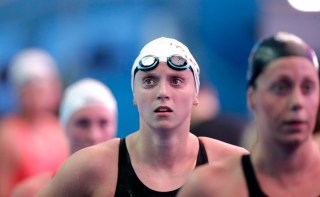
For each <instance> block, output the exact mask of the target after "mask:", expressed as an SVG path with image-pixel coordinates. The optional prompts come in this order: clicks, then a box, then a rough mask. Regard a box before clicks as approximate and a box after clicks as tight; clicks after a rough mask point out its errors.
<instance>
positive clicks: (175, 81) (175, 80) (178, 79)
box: [172, 78, 183, 85]
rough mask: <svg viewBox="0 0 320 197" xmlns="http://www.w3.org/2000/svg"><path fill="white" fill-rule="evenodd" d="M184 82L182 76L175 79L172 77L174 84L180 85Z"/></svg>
mask: <svg viewBox="0 0 320 197" xmlns="http://www.w3.org/2000/svg"><path fill="white" fill-rule="evenodd" d="M182 82H183V81H182V79H180V78H174V79H172V84H173V85H180V84H181V83H182Z"/></svg>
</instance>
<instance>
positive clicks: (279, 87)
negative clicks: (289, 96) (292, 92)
mask: <svg viewBox="0 0 320 197" xmlns="http://www.w3.org/2000/svg"><path fill="white" fill-rule="evenodd" d="M288 89H289V85H288V84H284V83H279V84H275V85H273V86H272V90H273V92H275V93H276V94H285V93H286V91H287V90H288Z"/></svg>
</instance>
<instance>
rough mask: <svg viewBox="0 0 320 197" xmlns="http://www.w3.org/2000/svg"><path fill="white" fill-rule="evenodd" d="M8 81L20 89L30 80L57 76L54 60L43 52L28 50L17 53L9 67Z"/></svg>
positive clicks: (36, 49)
mask: <svg viewBox="0 0 320 197" xmlns="http://www.w3.org/2000/svg"><path fill="white" fill-rule="evenodd" d="M9 76H10V80H11V81H12V83H13V84H14V85H15V86H16V87H18V88H19V87H21V86H23V85H24V84H26V83H27V82H29V81H30V80H42V79H48V78H52V77H57V76H58V70H57V67H56V63H55V61H54V59H53V58H52V57H51V56H50V55H49V54H48V53H47V52H46V51H44V50H42V49H39V48H28V49H25V50H23V51H21V52H19V53H18V54H17V55H16V56H15V57H14V58H13V60H12V63H11V65H10V67H9Z"/></svg>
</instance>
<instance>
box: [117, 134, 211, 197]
mask: <svg viewBox="0 0 320 197" xmlns="http://www.w3.org/2000/svg"><path fill="white" fill-rule="evenodd" d="M206 163H208V157H207V152H206V149H205V148H204V145H203V143H202V142H201V140H200V139H199V151H198V156H197V163H196V167H198V166H200V165H203V164H206ZM178 190H179V189H175V190H173V191H167V192H159V191H155V190H152V189H150V188H148V187H147V186H145V185H144V184H143V183H142V182H141V181H140V179H139V178H138V176H137V175H136V173H135V172H134V169H133V167H132V165H131V161H130V156H129V153H128V150H127V147H126V141H125V139H121V141H120V148H119V164H118V181H117V188H116V194H115V197H126V196H128V197H132V196H148V197H161V196H166V197H169V196H172V197H174V196H176V194H177V193H178Z"/></svg>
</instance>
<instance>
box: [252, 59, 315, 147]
mask: <svg viewBox="0 0 320 197" xmlns="http://www.w3.org/2000/svg"><path fill="white" fill-rule="evenodd" d="M249 92H251V93H249V95H250V106H251V109H253V111H254V112H255V115H256V118H257V121H258V124H259V128H260V130H261V132H260V133H262V135H264V136H269V137H271V136H272V138H274V139H276V140H277V141H282V142H284V141H286V142H291V143H292V142H293V143H295V144H296V143H297V142H298V143H299V142H302V141H305V140H306V139H310V138H311V136H312V132H313V129H314V126H315V121H316V116H317V109H318V103H319V79H318V74H317V70H316V68H315V67H314V65H313V64H312V63H311V62H310V61H309V60H308V59H306V58H303V57H285V58H279V59H278V60H275V61H274V62H272V63H271V64H270V65H268V67H267V68H266V69H265V71H264V72H263V73H262V74H261V76H260V77H259V78H258V79H257V87H256V89H255V90H253V91H252V89H251V90H249ZM269 137H267V138H269Z"/></svg>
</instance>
